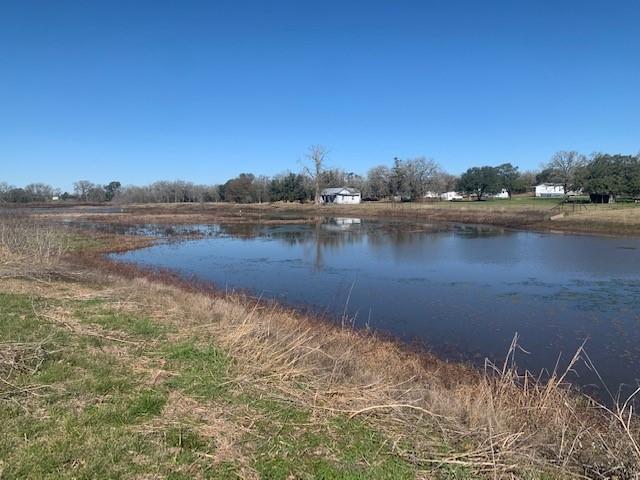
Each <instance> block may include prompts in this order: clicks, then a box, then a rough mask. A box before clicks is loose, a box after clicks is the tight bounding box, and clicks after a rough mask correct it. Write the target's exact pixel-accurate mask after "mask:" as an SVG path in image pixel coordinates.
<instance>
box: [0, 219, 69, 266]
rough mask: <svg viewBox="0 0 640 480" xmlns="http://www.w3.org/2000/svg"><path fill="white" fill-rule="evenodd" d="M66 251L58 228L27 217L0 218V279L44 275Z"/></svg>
mask: <svg viewBox="0 0 640 480" xmlns="http://www.w3.org/2000/svg"><path fill="white" fill-rule="evenodd" d="M68 248H69V237H68V236H67V235H66V234H65V233H64V232H63V231H61V229H60V228H55V227H53V226H52V225H51V224H49V223H46V222H41V221H36V220H34V219H33V218H31V217H30V216H27V215H20V214H4V215H0V275H1V274H4V275H7V274H16V273H20V274H23V275H27V274H29V273H30V272H38V273H42V272H46V271H48V270H51V269H52V268H54V267H55V266H57V265H58V264H59V263H60V260H61V259H62V256H63V255H64V254H65V252H66V251H67V250H68Z"/></svg>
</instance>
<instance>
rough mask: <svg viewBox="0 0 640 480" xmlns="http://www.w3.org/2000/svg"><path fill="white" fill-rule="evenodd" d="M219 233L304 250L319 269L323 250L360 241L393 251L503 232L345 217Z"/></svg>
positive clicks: (239, 226) (242, 226)
mask: <svg viewBox="0 0 640 480" xmlns="http://www.w3.org/2000/svg"><path fill="white" fill-rule="evenodd" d="M220 232H221V233H222V234H225V235H229V236H233V237H236V238H240V239H246V240H250V239H252V238H268V239H272V240H277V241H280V242H282V243H285V244H287V245H290V246H296V245H299V246H302V247H305V250H306V251H307V252H309V253H310V255H312V256H313V264H314V266H315V268H316V269H318V270H320V269H322V267H323V253H324V251H325V250H327V249H339V248H343V247H345V246H347V245H353V244H357V243H361V242H363V241H366V242H367V245H368V246H370V247H373V248H386V247H389V246H390V247H392V248H395V249H405V248H407V247H411V246H424V245H425V242H428V241H436V240H437V239H438V238H439V235H436V234H441V233H444V232H450V233H451V234H452V235H455V236H461V237H463V238H479V237H488V236H496V235H503V234H504V233H505V232H504V230H503V229H499V228H494V227H486V226H474V225H452V224H428V223H425V224H422V223H412V222H406V221H375V220H372V221H366V220H365V221H361V220H360V219H348V218H325V219H321V220H318V221H317V222H315V223H308V224H297V225H264V224H258V223H234V224H227V225H220ZM309 247H311V248H309Z"/></svg>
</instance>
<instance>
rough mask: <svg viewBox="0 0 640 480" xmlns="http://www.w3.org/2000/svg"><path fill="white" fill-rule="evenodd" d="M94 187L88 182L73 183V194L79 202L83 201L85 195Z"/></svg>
mask: <svg viewBox="0 0 640 480" xmlns="http://www.w3.org/2000/svg"><path fill="white" fill-rule="evenodd" d="M94 187H95V185H94V184H93V183H91V182H90V181H89V180H78V181H77V182H73V190H74V192H75V193H76V195H77V196H78V197H79V198H80V199H81V200H85V201H86V200H87V195H88V193H89V190H91V189H92V188H94Z"/></svg>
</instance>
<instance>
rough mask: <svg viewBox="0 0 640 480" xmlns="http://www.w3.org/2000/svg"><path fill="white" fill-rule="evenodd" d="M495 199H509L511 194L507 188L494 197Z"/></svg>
mask: <svg viewBox="0 0 640 480" xmlns="http://www.w3.org/2000/svg"><path fill="white" fill-rule="evenodd" d="M493 198H509V192H507V189H506V188H503V189H502V190H501V191H500V192H498V193H496V194H494V195H493Z"/></svg>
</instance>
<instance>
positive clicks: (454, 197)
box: [440, 192, 462, 202]
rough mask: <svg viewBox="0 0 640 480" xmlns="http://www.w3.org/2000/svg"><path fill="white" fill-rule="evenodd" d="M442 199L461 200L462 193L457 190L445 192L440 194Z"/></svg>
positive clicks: (449, 200)
mask: <svg viewBox="0 0 640 480" xmlns="http://www.w3.org/2000/svg"><path fill="white" fill-rule="evenodd" d="M440 198H441V199H442V200H446V201H448V202H452V201H453V200H462V195H460V194H459V193H458V192H445V193H443V194H441V195H440Z"/></svg>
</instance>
